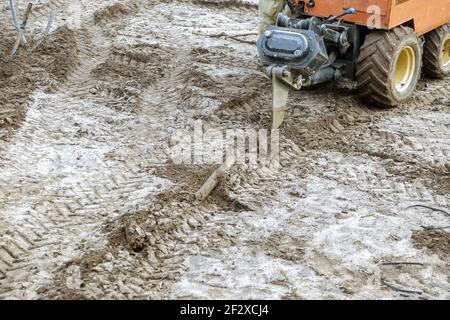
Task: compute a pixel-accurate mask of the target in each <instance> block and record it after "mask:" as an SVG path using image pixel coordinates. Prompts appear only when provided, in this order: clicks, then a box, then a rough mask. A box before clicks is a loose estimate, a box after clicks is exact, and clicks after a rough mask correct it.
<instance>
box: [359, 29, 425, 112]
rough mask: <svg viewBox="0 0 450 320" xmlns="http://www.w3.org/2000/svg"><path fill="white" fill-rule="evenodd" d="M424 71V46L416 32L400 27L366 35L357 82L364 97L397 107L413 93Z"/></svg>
mask: <svg viewBox="0 0 450 320" xmlns="http://www.w3.org/2000/svg"><path fill="white" fill-rule="evenodd" d="M405 57H406V58H405ZM403 61H407V62H403ZM404 64H407V65H408V66H410V67H408V68H406V67H405V65H404ZM403 69H405V71H404V75H403V72H401V70H403ZM421 69H422V45H421V42H420V39H419V37H418V36H417V34H416V33H415V32H414V30H413V29H411V28H408V27H404V26H400V27H397V28H394V29H392V30H390V31H384V30H377V31H373V32H371V33H369V34H368V35H367V36H366V40H365V42H364V45H363V46H362V47H361V52H360V55H359V58H358V66H357V72H356V80H357V82H358V89H359V92H360V95H361V98H362V99H363V100H364V101H367V102H370V103H374V104H376V105H381V106H397V105H399V104H401V103H402V102H404V101H405V100H407V99H408V98H410V97H411V95H412V94H413V92H414V89H415V88H416V86H417V82H418V81H419V78H420V73H421ZM399 70H400V71H399Z"/></svg>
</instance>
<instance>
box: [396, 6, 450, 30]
mask: <svg viewBox="0 0 450 320" xmlns="http://www.w3.org/2000/svg"><path fill="white" fill-rule="evenodd" d="M412 19H413V20H414V29H415V30H416V32H417V33H418V34H419V35H422V34H425V33H427V32H429V31H431V30H433V29H436V28H438V27H440V26H442V25H444V24H446V23H447V22H450V0H426V1H424V0H394V1H393V3H392V9H391V15H390V19H389V28H394V27H396V26H399V25H401V24H403V23H405V22H407V21H410V20H412Z"/></svg>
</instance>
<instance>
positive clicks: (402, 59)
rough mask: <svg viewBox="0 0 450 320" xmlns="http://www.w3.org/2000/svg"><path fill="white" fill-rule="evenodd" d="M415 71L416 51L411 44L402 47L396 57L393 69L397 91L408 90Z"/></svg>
mask: <svg viewBox="0 0 450 320" xmlns="http://www.w3.org/2000/svg"><path fill="white" fill-rule="evenodd" d="M415 71H416V53H415V52H414V49H413V48H412V47H411V46H406V47H404V48H403V49H402V50H401V51H400V54H399V55H398V57H397V61H396V63H395V70H394V85H395V89H396V90H397V91H398V92H399V93H403V92H405V91H407V90H408V88H409V87H410V85H411V82H412V81H413V79H414V73H415Z"/></svg>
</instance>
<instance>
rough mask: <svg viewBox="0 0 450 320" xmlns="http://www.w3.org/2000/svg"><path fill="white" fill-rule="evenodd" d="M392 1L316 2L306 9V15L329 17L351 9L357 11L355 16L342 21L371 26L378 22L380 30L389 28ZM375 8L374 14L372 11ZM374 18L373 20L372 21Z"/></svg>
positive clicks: (321, 0) (345, 0) (339, 0)
mask: <svg viewBox="0 0 450 320" xmlns="http://www.w3.org/2000/svg"><path fill="white" fill-rule="evenodd" d="M391 1H392V0H316V2H315V3H316V4H315V6H314V7H313V8H310V9H306V10H307V12H308V13H310V14H312V15H314V16H319V17H329V16H334V15H338V14H340V13H342V12H344V10H345V9H348V8H350V7H353V8H355V9H356V10H357V12H356V14H353V15H347V16H345V17H344V18H343V20H344V21H347V22H353V23H356V24H359V25H364V26H366V25H371V21H378V22H379V23H380V26H381V28H383V29H387V28H388V27H389V12H390V8H391ZM373 6H377V7H376V11H375V12H376V14H375V15H374V17H373V16H372V15H373V11H369V9H374V7H373ZM374 18H375V19H374Z"/></svg>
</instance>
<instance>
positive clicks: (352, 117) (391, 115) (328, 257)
mask: <svg viewBox="0 0 450 320" xmlns="http://www.w3.org/2000/svg"><path fill="white" fill-rule="evenodd" d="M49 9H53V10H54V11H55V12H56V14H57V19H56V24H55V27H54V31H53V32H52V33H51V35H50V36H49V38H48V39H47V40H46V42H45V44H44V45H43V46H42V47H41V48H40V49H39V50H38V51H36V52H35V53H34V54H33V55H26V54H21V55H20V56H19V57H17V58H14V59H12V58H9V56H8V54H7V53H8V51H9V49H10V47H11V44H12V42H13V41H14V40H13V39H12V35H13V33H12V31H11V26H9V25H8V26H7V27H5V29H6V30H7V32H5V33H3V34H2V46H1V52H2V55H1V58H0V62H1V69H0V90H1V93H2V95H1V97H0V99H1V100H0V119H3V120H4V119H6V117H8V118H10V119H11V123H10V121H3V122H0V123H2V124H1V125H0V134H2V135H3V137H5V136H6V138H0V298H3V299H14V298H19V299H21V298H31V299H42V298H44V299H46V298H58V299H71V298H81V299H137V298H142V299H169V298H171V299H180V298H186V299H192V298H199V299H211V298H212V299H214V298H216V299H228V298H229V299H258V298H260V299H266V298H267V299H270V298H272V299H313V298H316V299H383V298H397V299H419V298H421V299H448V298H450V296H449V292H450V284H449V281H448V279H449V273H448V270H449V263H450V260H449V255H448V247H449V246H448V232H447V231H446V230H445V229H443V230H427V229H424V228H423V227H424V226H435V227H441V226H442V227H444V226H447V225H449V224H450V221H449V217H448V216H446V215H444V214H442V213H440V212H437V211H433V210H431V209H427V208H424V207H410V206H412V205H417V204H421V205H425V206H428V207H431V208H436V209H442V210H447V211H448V209H449V200H450V162H449V159H450V141H449V136H450V109H449V107H450V79H444V80H430V79H426V78H423V79H422V80H421V81H420V84H419V88H418V90H417V93H416V94H415V96H414V97H413V99H411V100H410V101H409V102H408V103H406V104H405V105H403V106H401V107H399V108H395V109H377V108H372V106H370V105H366V104H364V103H362V102H361V101H360V100H359V99H358V97H357V95H356V93H355V92H352V91H348V90H342V89H338V88H335V87H334V86H333V85H327V86H322V87H319V88H316V89H314V90H303V91H301V92H296V93H292V94H291V96H290V100H289V110H288V114H287V117H286V121H285V123H284V125H283V127H282V128H281V131H280V164H281V167H278V166H276V165H274V163H262V162H258V165H257V166H256V167H252V166H250V165H236V166H234V167H233V168H232V169H230V170H229V172H227V174H226V175H225V176H224V177H222V181H221V182H220V185H219V187H218V188H217V189H215V190H214V191H213V193H212V194H211V196H210V197H209V198H208V199H206V200H205V201H204V202H199V201H197V200H196V199H195V198H194V193H195V192H196V191H197V189H198V188H199V187H200V186H201V185H202V184H203V182H204V181H205V180H206V179H207V178H208V176H209V175H210V174H211V173H212V172H213V171H214V170H215V169H216V168H217V165H216V164H213V163H209V162H208V161H207V160H208V159H206V158H205V159H202V160H205V161H199V162H198V163H196V164H195V165H194V164H193V165H188V164H182V165H180V164H178V163H176V160H177V159H174V158H173V157H172V155H173V154H172V151H173V150H174V147H176V146H177V145H178V144H179V143H180V142H182V141H186V140H183V139H186V137H187V138H188V140H189V141H190V140H191V137H192V135H193V126H194V124H195V123H196V121H197V123H198V121H201V122H202V124H203V127H204V128H205V129H218V130H222V131H225V130H226V129H236V128H239V129H246V130H261V129H267V128H268V127H269V125H270V121H271V114H270V108H269V107H270V105H271V87H270V85H271V81H270V79H268V78H267V77H266V76H265V75H264V73H263V72H262V70H261V68H260V66H259V64H258V60H257V53H256V49H255V46H254V45H253V42H254V41H255V40H256V33H255V32H256V29H257V22H258V19H257V1H254V0H248V1H237V0H230V1H215V0H191V1H189V0H183V1H182V0H177V1H163V0H143V1H132V0H118V1H106V0H105V1H85V0H81V1H65V0H62V1H52V0H49V1H39V10H38V11H37V13H36V14H35V15H34V16H33V18H34V21H41V22H45V19H46V18H45V15H46V13H47V12H48V10H49ZM74 12H78V13H81V14H80V15H79V16H80V19H78V20H77V19H75V20H74V19H71V18H70V17H74V14H73V13H74ZM6 14H7V12H6V10H3V9H2V11H1V15H2V16H1V20H0V21H2V24H6V23H7V22H8V19H6ZM8 30H9V31H8ZM13 71H14V72H13ZM4 115H5V116H4ZM0 121H1V120H0ZM3 132H7V133H3ZM194 140H195V139H194ZM194 143H195V141H194ZM208 155H209V154H208ZM389 263H391V264H389Z"/></svg>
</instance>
